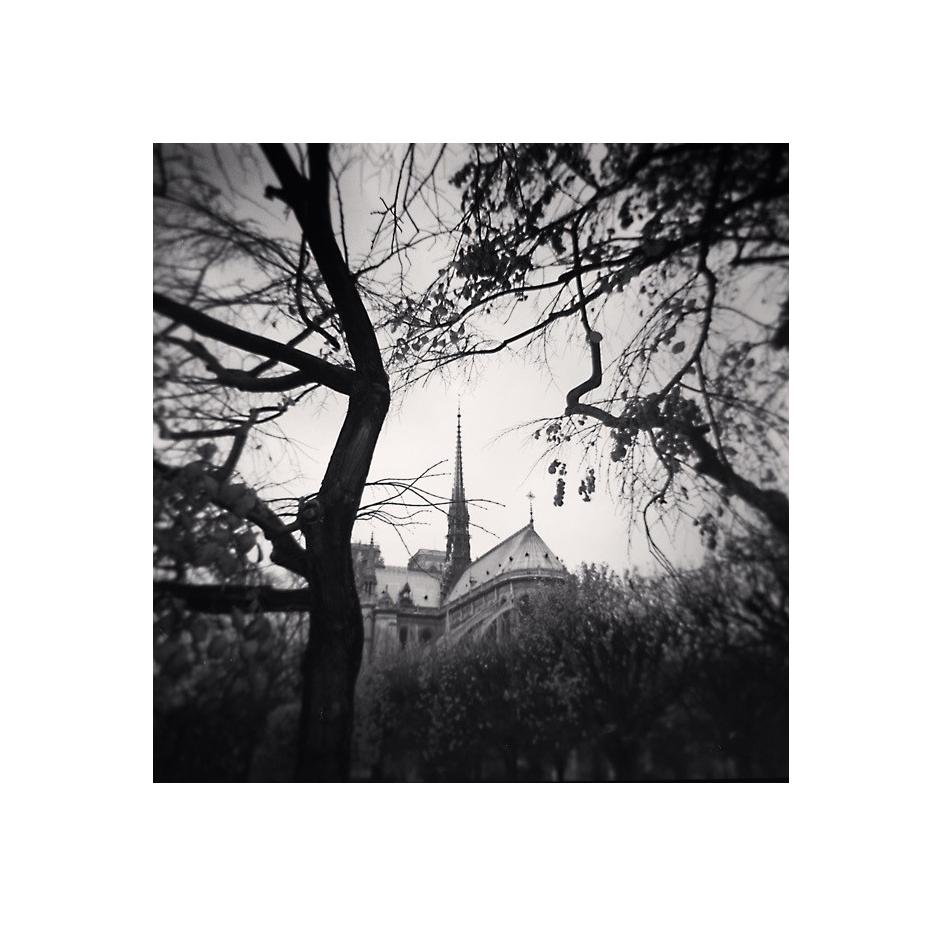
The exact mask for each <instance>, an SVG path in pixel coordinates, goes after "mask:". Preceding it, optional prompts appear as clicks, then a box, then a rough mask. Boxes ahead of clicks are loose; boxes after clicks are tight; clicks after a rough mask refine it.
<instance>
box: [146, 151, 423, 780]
mask: <svg viewBox="0 0 945 935" xmlns="http://www.w3.org/2000/svg"><path fill="white" fill-rule="evenodd" d="M235 176H239V178H238V179H237V178H234V177H235ZM266 182H268V183H269V184H264V183H266ZM336 184H337V182H336V179H335V176H334V175H333V171H332V167H331V165H330V162H329V151H328V146H327V145H316V144H312V145H309V146H308V147H307V148H305V149H301V148H296V149H294V150H290V149H289V148H288V147H286V146H284V145H280V144H262V145H261V146H260V147H259V149H258V151H257V150H252V149H250V148H249V147H239V148H237V149H235V150H230V151H228V152H223V151H221V150H217V149H216V148H215V147H214V148H202V149H198V150H192V149H187V148H185V147H156V149H155V290H154V311H155V312H156V313H157V327H156V333H155V361H156V383H155V422H156V426H157V430H158V435H159V439H160V441H159V448H160V456H159V457H157V458H156V459H155V484H156V490H157V488H158V485H159V484H163V485H170V491H171V494H170V496H171V499H172V500H173V502H174V504H175V505H176V506H175V509H176V510H177V512H176V514H175V515H176V517H177V518H180V516H181V515H182V511H183V513H184V514H186V517H187V518H188V520H189V521H190V522H191V523H193V522H195V521H196V520H195V518H196V517H200V522H202V523H203V524H204V525H203V526H202V527H201V530H202V533H201V536H199V537H198V540H199V541H195V542H191V543H189V544H188V543H183V544H182V540H181V537H180V536H177V537H176V538H175V531H174V529H172V528H170V526H171V525H172V524H173V517H171V515H170V514H171V513H173V512H174V511H173V510H170V511H168V510H163V507H162V510H163V512H162V511H161V510H159V514H160V515H159V517H158V519H159V522H158V527H157V528H158V533H161V532H164V533H166V535H164V536H163V538H162V540H161V543H163V544H164V546H165V547H164V548H162V545H161V543H158V542H157V539H156V544H158V550H157V551H158V555H159V562H158V576H157V577H158V579H159V582H158V590H159V592H163V593H165V594H171V595H173V596H175V597H177V598H182V599H185V600H188V601H190V602H192V603H195V604H196V605H197V606H198V607H202V608H203V609H205V610H210V609H217V610H222V609H224V608H225V607H228V608H233V607H237V606H240V604H241V603H246V602H247V601H251V602H252V606H254V607H255V608H257V609H260V608H261V609H271V610H277V609H278V610H283V609H292V608H297V607H299V606H300V605H301V604H302V603H303V602H304V605H305V609H306V610H307V611H308V618H309V630H308V637H307V643H306V649H305V655H304V664H303V673H302V676H303V677H302V704H301V715H300V725H299V744H298V759H297V771H296V775H297V778H299V779H342V778H345V777H346V776H347V774H348V770H349V761H350V742H351V740H350V738H351V725H352V705H353V691H354V684H355V680H356V678H357V673H358V669H359V666H360V662H361V651H362V644H363V625H362V617H361V609H360V605H359V601H358V596H357V593H356V589H355V579H354V572H353V568H352V559H351V552H350V542H351V532H352V526H353V524H354V522H355V519H356V518H357V516H358V513H359V509H360V507H361V499H362V493H363V491H364V488H365V484H366V483H367V479H368V471H369V468H370V464H371V459H372V456H373V453H374V448H375V445H376V442H377V438H378V434H379V432H380V429H381V426H382V425H383V422H384V417H385V415H386V413H387V410H388V407H389V405H390V387H389V383H388V378H387V374H386V371H385V367H384V363H383V360H382V356H381V351H380V347H379V344H378V338H377V335H376V333H375V326H374V324H373V323H372V320H371V318H370V316H369V314H368V311H367V309H366V307H365V301H364V299H363V297H362V292H363V291H368V292H369V291H370V285H365V283H366V282H368V274H364V277H363V279H361V278H359V277H358V276H356V275H355V274H354V273H352V270H351V269H350V268H349V266H348V263H347V262H346V257H345V255H344V254H343V253H342V249H341V248H340V247H339V244H338V241H337V240H336V236H335V230H334V225H333V221H332V214H331V199H332V195H333V193H336ZM254 186H255V197H253V195H252V193H251V192H250V193H249V194H247V191H248V190H249V189H252V188H253V187H254ZM264 199H268V201H269V202H270V203H273V204H276V203H278V204H280V205H282V206H284V211H285V215H284V217H282V218H279V217H278V216H276V215H273V214H272V212H271V211H270V210H269V206H267V205H266V203H265V200H264ZM338 209H339V211H341V215H340V216H341V219H342V220H341V222H340V223H341V224H342V225H343V211H342V209H341V206H340V203H339V205H338ZM241 212H242V213H241ZM382 226H383V219H382ZM342 234H343V226H342ZM343 240H344V237H343ZM344 249H345V253H347V244H346V243H344ZM392 255H393V254H391V256H392ZM387 258H388V259H389V258H390V256H388V257H387ZM383 260H384V257H381V259H380V260H379V262H383ZM313 261H314V262H313ZM263 328H270V329H271V332H272V336H271V337H270V336H267V335H264V334H263V333H262V329H263ZM303 344H304V345H305V346H306V347H307V348H309V349H305V350H303V349H302V345H303ZM319 388H320V389H322V390H327V391H330V392H331V393H333V394H337V395H339V396H342V397H344V398H345V400H346V411H345V416H344V421H343V423H342V425H341V428H340V431H339V432H338V435H337V437H336V438H335V439H334V442H333V445H332V450H331V456H330V458H329V461H328V466H327V468H326V470H325V473H324V476H323V478H322V481H321V484H320V486H319V487H318V488H317V489H316V490H313V491H311V492H310V493H308V494H306V495H305V496H303V497H302V498H301V499H300V500H298V503H297V506H296V509H295V511H294V515H286V511H285V509H284V507H283V506H280V503H283V504H284V500H279V499H276V500H272V499H268V500H267V499H266V498H264V496H262V495H260V491H259V490H256V489H254V488H252V487H250V486H248V485H247V484H245V483H242V482H240V481H239V480H238V476H239V473H238V472H239V467H240V465H241V459H244V458H245V456H246V454H247V449H248V448H251V447H252V448H264V446H262V445H260V444H259V443H258V442H257V444H256V445H250V444H249V443H250V441H251V440H252V439H253V438H255V437H257V436H258V435H259V433H270V434H271V433H274V432H278V429H277V426H278V424H279V420H280V419H281V418H282V417H283V416H284V415H285V414H286V413H287V412H289V411H290V410H292V409H294V408H295V407H297V406H299V405H301V404H302V403H303V402H304V403H308V402H310V400H309V394H311V393H312V392H313V391H314V390H317V389H319ZM273 400H275V402H273ZM219 441H225V442H228V443H229V448H228V450H227V451H226V453H225V454H218V452H217V449H216V443H217V442H219ZM195 454H196V455H197V456H198V457H197V458H196V460H189V459H193V458H194V455H195ZM408 486H410V490H411V493H412V495H415V496H420V497H424V492H423V491H422V490H421V488H418V487H417V486H416V485H408ZM401 493H403V491H401ZM396 496H397V495H396V494H395V495H394V499H396ZM389 499H390V498H389V497H388V500H389ZM426 499H427V500H429V499H430V498H429V497H427V498H426ZM182 505H183V506H182ZM401 505H405V503H404V500H403V496H401ZM428 505H429V504H428ZM406 506H407V508H408V509H411V508H412V506H411V504H409V503H407V504H406ZM367 508H368V509H369V510H370V509H372V507H371V505H370V504H369V505H368V507H367ZM373 510H374V511H375V513H376V512H377V511H378V510H382V506H378V505H374V507H373ZM382 518H383V517H382ZM214 523H216V524H217V527H220V523H222V524H223V527H222V528H216V527H215V528H214V529H210V531H209V532H208V529H209V527H211V526H212V525H213V524H214ZM251 527H253V528H255V529H258V530H259V531H261V532H262V534H263V536H264V537H265V538H266V539H267V540H268V541H269V543H270V546H271V552H270V558H271V561H272V562H273V563H274V564H275V565H278V566H281V567H282V568H283V569H286V570H287V571H288V572H290V573H291V580H290V581H289V582H288V583H289V585H290V586H289V587H287V588H280V587H273V586H271V585H270V584H265V583H260V582H259V581H254V582H252V585H251V586H250V587H249V588H247V587H245V586H243V585H241V584H240V582H239V578H240V573H241V570H242V569H241V567H240V564H239V551H240V550H239V547H238V543H239V542H240V541H244V542H252V540H253V536H252V533H251V531H250V529H251ZM217 533H219V535H217ZM296 534H301V540H302V541H301V542H299V540H298V539H296ZM157 535H158V534H157V533H156V536H157ZM214 536H216V538H214ZM240 536H243V537H244V539H243V540H240V539H239V537H240ZM208 537H209V538H208ZM234 542H236V543H237V547H236V548H234V547H233V543H234ZM175 548H176V549H177V553H178V554H177V555H174V554H173V553H174V551H175ZM188 549H189V551H188ZM201 549H202V550H203V551H202V552H201V551H200V550H201ZM162 555H163V556H164V557H165V559H167V560H165V561H163V563H162V561H161V560H160V557H161V556H162ZM188 562H189V563H190V565H191V566H202V569H203V572H204V582H203V583H205V581H206V579H207V578H210V579H213V580H214V587H213V588H212V589H210V590H209V591H208V589H207V588H206V587H204V586H202V582H201V581H195V580H193V577H194V576H193V575H191V576H188V575H186V574H182V573H181V571H182V567H183V566H185V565H186V564H187V563H188ZM234 579H235V580H234ZM299 579H301V581H300V580H299ZM297 584H302V585H304V586H302V587H298V586H295V585H297Z"/></svg>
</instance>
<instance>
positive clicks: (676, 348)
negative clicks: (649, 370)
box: [670, 341, 686, 354]
mask: <svg viewBox="0 0 945 935" xmlns="http://www.w3.org/2000/svg"><path fill="white" fill-rule="evenodd" d="M685 346H686V342H685V341H677V342H676V343H675V344H674V345H673V346H672V347H671V348H670V350H671V351H672V352H673V353H674V354H678V353H679V352H680V351H681V350H682V349H683V348H684V347H685Z"/></svg>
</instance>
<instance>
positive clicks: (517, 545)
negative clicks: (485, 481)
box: [378, 523, 567, 604]
mask: <svg viewBox="0 0 945 935" xmlns="http://www.w3.org/2000/svg"><path fill="white" fill-rule="evenodd" d="M508 572H517V573H520V574H528V573H530V572H560V573H561V574H566V573H567V569H566V568H565V567H564V565H562V564H561V562H559V561H558V559H557V557H556V556H555V554H554V553H553V552H552V551H551V549H549V548H548V544H547V543H546V542H545V540H544V539H542V537H541V536H539V535H538V533H537V532H536V531H535V527H534V526H533V525H532V524H531V523H529V524H528V525H527V526H523V527H522V528H521V529H520V530H519V531H518V532H516V533H513V534H512V535H511V536H509V537H508V539H506V540H505V541H504V542H500V543H499V544H498V545H497V546H495V547H494V548H492V549H490V550H489V551H488V552H486V554H485V555H483V556H482V557H481V558H477V559H476V561H474V562H473V563H472V564H471V565H470V566H469V567H468V568H466V569H465V570H464V571H463V572H462V574H461V575H460V576H459V578H458V579H457V580H456V583H455V584H454V585H453V587H452V588H451V589H450V592H449V595H448V596H447V598H446V603H447V604H448V603H450V602H451V601H455V600H457V598H460V597H462V596H463V595H464V594H467V593H469V591H470V590H472V589H473V588H475V587H478V586H479V585H481V584H485V583H486V582H488V581H489V579H490V578H495V577H497V576H498V575H502V574H506V573H508ZM378 575H380V569H378ZM470 578H471V579H472V583H470ZM378 580H380V579H379V578H378Z"/></svg>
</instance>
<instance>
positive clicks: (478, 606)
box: [351, 416, 568, 662]
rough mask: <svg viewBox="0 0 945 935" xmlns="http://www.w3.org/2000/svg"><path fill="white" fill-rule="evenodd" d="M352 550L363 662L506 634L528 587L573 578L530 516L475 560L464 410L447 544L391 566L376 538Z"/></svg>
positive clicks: (532, 589)
mask: <svg viewBox="0 0 945 935" xmlns="http://www.w3.org/2000/svg"><path fill="white" fill-rule="evenodd" d="M351 549H352V556H353V558H354V570H355V580H356V582H357V586H358V593H359V595H360V597H361V610H362V613H363V614H364V644H365V645H364V660H365V662H370V661H371V660H373V659H376V658H377V657H378V656H380V655H382V654H385V653H388V652H394V651H398V650H403V649H407V648H408V647H414V646H425V645H430V644H433V643H435V642H436V641H438V640H446V641H447V642H455V641H459V640H465V639H489V638H493V639H501V638H502V637H503V636H504V635H505V634H506V633H507V632H508V628H509V626H510V625H511V622H512V621H513V619H514V617H515V614H516V606H517V603H518V601H520V600H521V598H522V597H523V596H524V595H525V594H529V593H534V592H535V591H537V590H541V589H544V588H547V587H551V586H554V585H556V584H559V583H561V582H562V581H565V580H567V577H568V572H567V569H565V567H564V565H562V564H561V562H560V561H559V560H558V558H557V557H556V556H555V555H554V554H553V553H552V551H551V549H550V548H549V547H548V545H547V544H546V543H545V541H544V540H543V539H542V538H541V536H540V535H538V533H537V531H536V530H535V525H534V522H533V521H532V520H531V519H529V523H528V525H527V526H524V527H522V528H521V529H519V530H518V531H517V532H515V533H513V534H512V535H511V536H509V537H508V538H507V539H505V540H504V541H502V542H500V543H499V544H498V545H497V546H495V547H494V548H492V549H490V550H489V551H488V552H486V554H485V555H483V556H481V557H480V558H477V559H476V560H475V561H472V560H471V558H470V552H469V510H468V506H467V503H466V492H465V487H464V483H463V461H462V436H461V426H460V422H459V416H457V426H456V462H455V467H454V474H453V493H452V497H451V500H450V508H449V515H448V520H447V541H446V550H445V551H441V550H438V549H420V550H419V551H417V552H416V553H414V555H412V556H411V557H410V559H409V561H408V562H407V565H406V567H403V566H395V565H386V564H385V563H384V559H383V556H382V555H381V550H380V549H379V548H378V547H377V546H376V545H375V544H374V541H373V538H372V540H371V542H370V543H368V544H362V543H355V544H353V545H352V547H351Z"/></svg>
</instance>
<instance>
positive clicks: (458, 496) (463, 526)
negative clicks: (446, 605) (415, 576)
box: [442, 409, 471, 596]
mask: <svg viewBox="0 0 945 935" xmlns="http://www.w3.org/2000/svg"><path fill="white" fill-rule="evenodd" d="M461 420H462V416H461V415H460V413H459V410H458V409H457V411H456V464H455V466H454V468H453V494H452V496H451V497H450V511H449V518H448V520H447V528H446V569H445V571H444V573H443V583H442V588H443V594H444V596H445V595H446V594H448V593H449V590H450V588H451V587H452V586H453V584H454V583H455V582H456V579H457V578H458V577H459V576H460V574H461V573H462V572H463V570H464V569H466V568H468V567H469V565H470V563H471V559H470V557H469V507H468V506H467V505H466V489H465V487H464V486H463V433H462V421H461Z"/></svg>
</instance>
